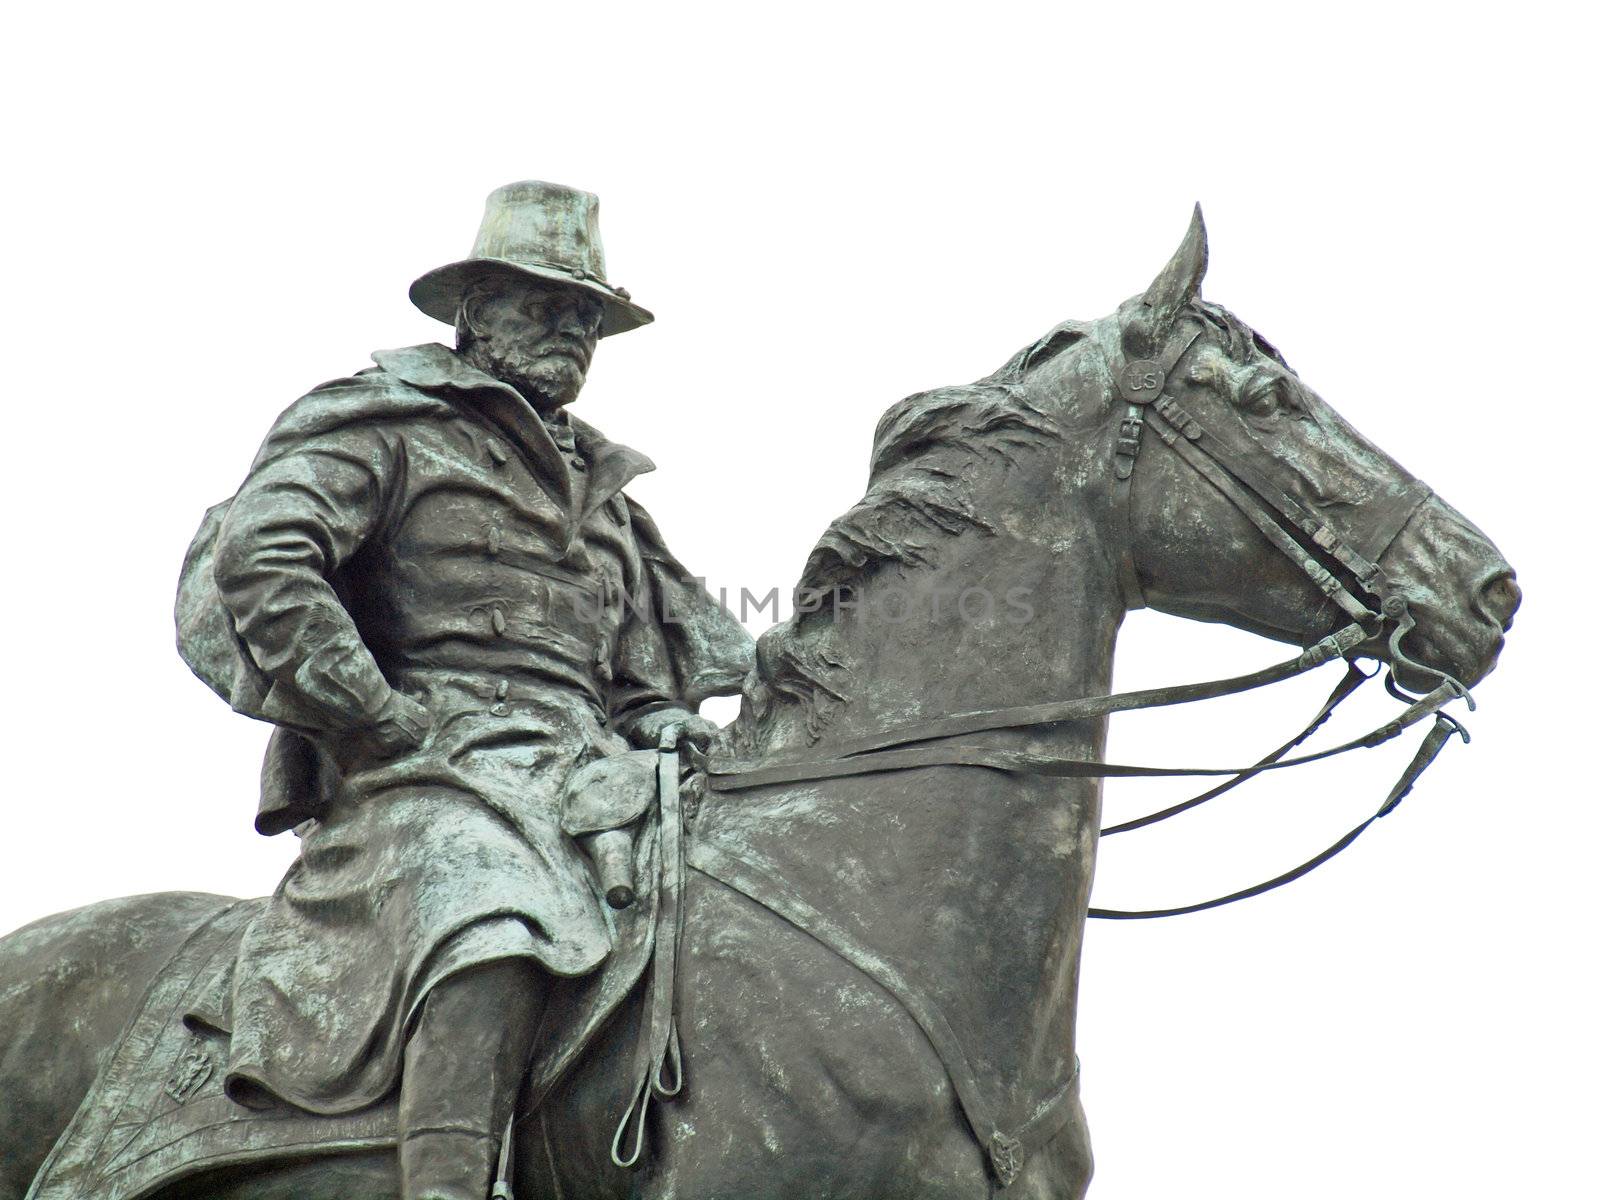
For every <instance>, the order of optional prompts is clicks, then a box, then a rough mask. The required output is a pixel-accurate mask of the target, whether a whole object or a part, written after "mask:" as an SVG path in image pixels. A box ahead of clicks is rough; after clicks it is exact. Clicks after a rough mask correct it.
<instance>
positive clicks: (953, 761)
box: [707, 684, 1459, 792]
mask: <svg viewBox="0 0 1600 1200" xmlns="http://www.w3.org/2000/svg"><path fill="white" fill-rule="evenodd" d="M1458 698H1459V696H1458V693H1457V692H1456V690H1455V689H1454V688H1452V687H1450V686H1448V685H1445V684H1441V685H1440V686H1439V687H1437V688H1435V689H1434V690H1433V691H1431V692H1429V693H1428V694H1427V695H1426V696H1424V697H1422V698H1421V699H1420V700H1418V701H1416V702H1415V703H1413V704H1411V705H1410V706H1408V707H1407V708H1406V709H1405V711H1403V712H1402V713H1400V714H1399V715H1398V716H1396V717H1394V718H1393V719H1392V720H1389V721H1386V722H1384V723H1383V724H1382V725H1379V726H1378V727H1377V728H1376V729H1373V730H1372V731H1370V732H1369V733H1366V734H1363V735H1362V736H1361V737H1358V738H1352V739H1350V740H1349V741H1347V742H1341V743H1340V744H1339V745H1337V746H1331V747H1329V748H1327V749H1325V750H1317V751H1314V752H1312V753H1309V754H1301V755H1297V756H1295V757H1293V758H1280V759H1278V760H1277V761H1276V762H1267V763H1253V764H1251V765H1250V766H1247V767H1146V766H1136V765H1133V764H1130V763H1108V762H1101V761H1100V760H1099V759H1093V758H1075V757H1072V756H1070V755H1064V754H1051V753H1047V752H1040V751H1029V750H1006V749H1000V748H996V747H990V746H962V745H952V744H950V743H949V742H948V741H944V740H941V741H939V742H937V743H935V744H932V745H916V746H908V747H904V748H901V749H886V750H876V751H872V752H869V753H862V754H856V755H853V756H850V757H843V758H825V759H812V760H809V761H804V762H771V761H768V762H765V763H759V764H753V765H745V764H737V763H726V762H718V761H717V760H712V761H710V762H709V763H708V764H707V770H708V772H709V773H710V775H709V778H710V780H711V784H712V786H713V787H714V788H715V789H716V790H717V791H722V792H734V791H742V790H745V789H747V788H755V787H767V786H770V785H773V784H780V783H808V782H811V781H814V780H818V779H840V778H844V777H846V776H851V775H871V774H875V773H877V772H880V771H909V770H914V769H916V768H918V767H990V768H993V769H994V770H997V771H1015V772H1017V773H1019V774H1025V775H1046V776H1053V777H1056V778H1067V779H1158V778H1167V777H1171V776H1180V775H1254V774H1259V773H1260V772H1262V771H1281V770H1285V769H1287V768H1289V767H1298V766H1303V765H1305V764H1306V763H1313V762H1320V761H1321V760H1323V759H1325V758H1332V757H1334V756H1335V755H1338V754H1344V753H1347V752H1348V751H1351V750H1368V749H1371V748H1373V747H1375V746H1381V745H1383V743H1385V742H1387V741H1391V740H1393V739H1394V738H1396V737H1398V736H1399V735H1400V734H1401V733H1403V732H1405V731H1406V730H1407V729H1409V728H1411V726H1413V725H1415V724H1416V723H1417V722H1418V721H1421V720H1422V719H1423V718H1425V717H1427V716H1430V715H1432V714H1433V713H1434V712H1437V711H1438V710H1439V709H1440V708H1442V707H1443V706H1444V705H1446V704H1448V703H1450V702H1451V701H1452V700H1455V699H1458Z"/></svg>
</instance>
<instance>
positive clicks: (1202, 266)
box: [1123, 204, 1206, 356]
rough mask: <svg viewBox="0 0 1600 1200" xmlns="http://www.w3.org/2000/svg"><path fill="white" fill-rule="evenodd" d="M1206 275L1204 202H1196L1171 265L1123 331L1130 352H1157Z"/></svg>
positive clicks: (1166, 267)
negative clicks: (1202, 212)
mask: <svg viewBox="0 0 1600 1200" xmlns="http://www.w3.org/2000/svg"><path fill="white" fill-rule="evenodd" d="M1205 277H1206V222H1205V218H1204V217H1203V216H1201V215H1200V206H1199V205H1198V204H1196V205H1195V206H1194V216H1193V217H1192V218H1190V220H1189V231H1188V232H1187V233H1186V234H1184V235H1183V244H1182V245H1180V246H1179V247H1178V252H1177V253H1176V254H1174V255H1173V256H1172V258H1171V260H1170V261H1168V263H1167V265H1166V266H1165V267H1163V268H1162V269H1161V274H1159V275H1157V276H1156V278H1155V282H1154V283H1152V284H1151V285H1150V286H1149V287H1148V288H1146V289H1145V292H1144V296H1143V298H1142V304H1141V306H1140V311H1139V312H1138V313H1137V314H1135V316H1134V319H1133V321H1132V322H1130V324H1129V327H1128V328H1127V329H1126V330H1125V331H1124V332H1123V342H1124V345H1125V347H1126V348H1127V350H1128V351H1129V353H1130V354H1135V355H1139V356H1143V355H1148V354H1153V353H1155V352H1156V350H1157V348H1158V347H1159V346H1160V345H1161V343H1162V342H1164V341H1165V340H1166V338H1167V335H1168V334H1169V333H1171V332H1172V326H1173V323H1174V322H1175V321H1176V320H1177V319H1178V314H1179V313H1181V312H1182V311H1183V310H1184V307H1185V306H1186V305H1188V303H1189V302H1190V301H1191V300H1193V299H1194V298H1195V297H1196V296H1198V295H1199V294H1200V281H1201V280H1202V279H1204V278H1205Z"/></svg>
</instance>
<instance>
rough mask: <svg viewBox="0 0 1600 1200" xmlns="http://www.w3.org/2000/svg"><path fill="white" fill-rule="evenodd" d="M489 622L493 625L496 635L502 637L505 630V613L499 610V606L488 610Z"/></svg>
mask: <svg viewBox="0 0 1600 1200" xmlns="http://www.w3.org/2000/svg"><path fill="white" fill-rule="evenodd" d="M489 624H490V625H492V626H494V631H495V634H496V636H498V637H504V636H505V632H506V614H505V613H503V612H501V611H500V608H499V606H498V605H497V606H495V607H494V608H491V609H490V610H489Z"/></svg>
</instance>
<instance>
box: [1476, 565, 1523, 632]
mask: <svg viewBox="0 0 1600 1200" xmlns="http://www.w3.org/2000/svg"><path fill="white" fill-rule="evenodd" d="M1521 603H1522V589H1521V588H1520V587H1518V586H1517V579H1516V576H1515V575H1514V574H1513V573H1512V572H1510V571H1505V572H1502V573H1501V574H1499V575H1496V576H1495V577H1494V578H1493V579H1491V580H1490V581H1489V582H1488V583H1486V584H1484V585H1483V590H1482V591H1481V592H1479V593H1478V604H1479V607H1480V608H1481V609H1482V610H1483V614H1484V616H1486V617H1487V618H1489V620H1491V621H1493V622H1495V623H1496V624H1498V625H1499V626H1500V628H1501V629H1510V628H1511V618H1512V617H1513V616H1515V615H1516V612H1517V607H1518V606H1519V605H1520V604H1521Z"/></svg>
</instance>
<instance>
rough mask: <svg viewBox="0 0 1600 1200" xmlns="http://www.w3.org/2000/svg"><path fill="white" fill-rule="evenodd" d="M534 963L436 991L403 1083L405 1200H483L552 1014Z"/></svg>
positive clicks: (477, 973)
mask: <svg viewBox="0 0 1600 1200" xmlns="http://www.w3.org/2000/svg"><path fill="white" fill-rule="evenodd" d="M544 991H545V980H544V976H543V974H542V973H541V972H540V971H539V969H538V967H537V966H536V965H535V964H534V963H533V962H531V961H529V960H527V959H504V960H502V961H500V962H495V963H489V964H488V965H486V966H482V967H475V968H472V969H471V970H468V971H463V972H462V973H461V974H459V975H452V976H451V977H450V978H448V979H446V980H445V981H444V982H442V983H440V984H438V985H436V986H435V987H434V988H433V990H432V991H431V992H429V994H428V997H427V999H426V1001H424V1003H423V1006H422V1015H421V1016H420V1017H419V1018H418V1020H417V1025H416V1028H415V1029H414V1030H413V1031H412V1034H411V1037H410V1040H409V1041H408V1042H407V1043H406V1049H405V1060H404V1065H403V1069H402V1073H401V1076H400V1181H401V1196H402V1197H403V1200H485V1197H487V1196H488V1194H489V1187H490V1185H491V1183H492V1182H493V1175H494V1169H495V1162H496V1157H497V1154H498V1151H499V1148H500V1136H501V1134H502V1133H503V1132H504V1130H505V1124H506V1121H507V1120H509V1119H510V1116H511V1111H512V1107H513V1105H515V1104H516V1100H517V1090H518V1088H519V1087H520V1086H521V1083H522V1074H523V1071H524V1070H525V1069H526V1067H527V1062H528V1054H529V1051H530V1050H531V1049H532V1046H533V1035H534V1030H535V1028H536V1026H537V1023H538V1019H539V1016H540V1014H541V1012H542V1010H543V1007H544Z"/></svg>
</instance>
